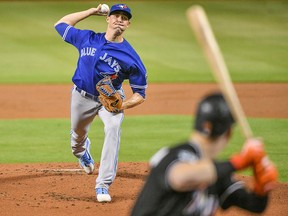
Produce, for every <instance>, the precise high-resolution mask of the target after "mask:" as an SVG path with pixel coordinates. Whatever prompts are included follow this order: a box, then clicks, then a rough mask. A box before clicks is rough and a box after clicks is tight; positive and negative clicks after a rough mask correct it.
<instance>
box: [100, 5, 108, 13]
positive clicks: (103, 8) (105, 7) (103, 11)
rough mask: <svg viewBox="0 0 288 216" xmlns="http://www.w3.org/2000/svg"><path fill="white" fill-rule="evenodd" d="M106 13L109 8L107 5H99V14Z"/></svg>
mask: <svg viewBox="0 0 288 216" xmlns="http://www.w3.org/2000/svg"><path fill="white" fill-rule="evenodd" d="M108 11H109V6H108V5H107V4H102V5H101V12H102V13H107V12H108Z"/></svg>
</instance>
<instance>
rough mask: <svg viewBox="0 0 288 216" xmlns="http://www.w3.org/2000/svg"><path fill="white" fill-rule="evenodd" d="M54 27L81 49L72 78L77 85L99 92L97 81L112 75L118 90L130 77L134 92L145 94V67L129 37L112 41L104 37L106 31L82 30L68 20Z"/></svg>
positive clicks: (92, 92)
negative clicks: (119, 40)
mask: <svg viewBox="0 0 288 216" xmlns="http://www.w3.org/2000/svg"><path fill="white" fill-rule="evenodd" d="M55 28H56V30H57V32H58V33H59V34H60V35H61V36H62V38H63V40H64V41H66V42H67V43H70V44H72V45H73V46H75V47H76V48H77V49H78V52H79V59H78V63H77V68H76V70H75V73H74V76H73V78H72V81H73V83H74V84H75V85H76V86H77V87H79V88H81V89H83V90H84V91H86V92H88V93H90V94H93V95H96V96H98V95H99V94H98V92H97V90H96V88H95V86H96V84H97V83H98V81H100V80H101V79H102V78H103V77H104V76H107V75H109V76H111V77H112V78H113V80H112V83H113V85H114V87H115V89H117V90H119V89H120V88H121V87H122V83H123V81H124V79H128V80H129V83H130V86H131V89H132V91H133V93H136V92H137V93H139V94H140V95H141V96H142V97H144V98H145V90H146V87H147V73H146V69H145V66H144V65H143V63H142V61H141V59H140V57H139V56H138V54H137V53H136V51H135V50H134V49H133V48H132V46H131V45H130V44H129V43H128V41H126V40H125V39H124V41H123V42H121V43H113V42H110V41H107V40H106V39H105V33H95V32H93V31H91V30H80V29H77V28H74V27H73V26H70V25H68V24H66V23H59V24H58V25H57V26H55Z"/></svg>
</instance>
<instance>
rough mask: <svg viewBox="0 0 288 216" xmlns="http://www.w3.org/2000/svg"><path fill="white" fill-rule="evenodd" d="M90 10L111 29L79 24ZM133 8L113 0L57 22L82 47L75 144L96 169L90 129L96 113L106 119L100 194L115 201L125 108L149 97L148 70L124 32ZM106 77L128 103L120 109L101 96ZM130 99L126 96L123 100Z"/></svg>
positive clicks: (74, 100)
mask: <svg viewBox="0 0 288 216" xmlns="http://www.w3.org/2000/svg"><path fill="white" fill-rule="evenodd" d="M90 16H102V17H103V16H106V22H107V23H108V25H107V30H106V32H104V33H96V32H94V31H92V30H81V29H77V28H75V25H76V24H77V23H78V22H79V21H82V20H84V19H86V18H88V17H90ZM131 18H132V13H131V10H130V8H129V7H128V6H127V5H125V4H116V5H113V6H112V7H111V9H110V11H108V12H106V13H103V12H101V4H100V5H98V7H97V8H90V9H88V10H84V11H80V12H76V13H71V14H68V15H66V16H64V17H63V18H61V19H60V20H59V21H58V22H56V24H55V28H56V30H57V32H58V33H59V34H60V36H61V37H62V39H63V40H64V41H65V42H67V43H69V44H71V45H73V46H74V47H75V48H76V49H77V50H78V53H79V58H78V63H77V67H76V70H75V73H74V75H73V78H72V81H73V83H74V87H73V89H72V93H71V148H72V153H73V154H74V155H75V156H76V157H77V158H78V159H79V162H80V165H81V166H82V167H83V169H84V170H85V172H86V173H88V174H91V173H93V171H94V161H93V159H92V156H91V154H90V151H89V150H90V140H89V138H88V132H89V128H90V124H91V123H92V121H93V119H94V118H95V116H96V115H98V116H99V118H100V119H101V120H102V122H103V123H104V131H105V138H104V145H103V149H102V154H101V161H100V167H99V172H98V177H97V179H96V187H95V188H96V198H97V200H98V201H99V202H110V201H111V196H110V194H109V186H110V185H111V184H112V182H113V181H114V179H115V176H116V171H117V164H118V152H119V147H120V134H121V123H122V120H123V118H124V110H125V109H129V108H132V107H135V106H137V105H139V104H141V103H143V102H144V100H145V91H146V87H147V73H146V69H145V66H144V65H143V63H142V61H141V59H140V57H139V56H138V54H137V53H136V51H135V50H134V49H133V48H132V46H131V45H130V44H129V43H128V41H127V40H126V39H125V38H124V37H123V33H124V32H125V30H126V29H127V28H128V27H129V25H130V19H131ZM105 77H109V78H111V80H112V84H113V86H114V88H115V90H116V91H117V92H119V93H120V95H121V97H122V99H123V103H122V106H121V108H120V109H119V110H118V111H117V112H109V111H108V110H106V109H105V107H104V106H103V105H102V104H101V103H100V101H99V98H98V96H99V92H98V91H97V90H96V84H97V83H98V82H99V81H100V80H102V79H103V78H105ZM125 79H127V80H129V84H130V87H131V89H132V92H133V94H132V96H131V97H130V98H127V99H125V96H124V91H123V89H122V83H123V81H124V80H125ZM124 99H125V100H124Z"/></svg>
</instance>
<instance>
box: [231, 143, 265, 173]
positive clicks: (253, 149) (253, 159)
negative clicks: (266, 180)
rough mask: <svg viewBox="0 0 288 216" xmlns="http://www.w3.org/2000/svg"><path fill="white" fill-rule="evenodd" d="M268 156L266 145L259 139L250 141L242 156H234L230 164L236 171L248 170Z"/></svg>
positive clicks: (246, 144)
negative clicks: (265, 149)
mask: <svg viewBox="0 0 288 216" xmlns="http://www.w3.org/2000/svg"><path fill="white" fill-rule="evenodd" d="M265 156H266V153H265V151H264V145H263V143H262V142H261V141H260V140H259V139H248V140H247V141H246V143H245V144H244V147H243V149H242V151H241V153H240V154H236V155H233V156H232V157H231V159H230V162H231V164H232V166H233V167H234V169H235V170H242V169H246V168H247V167H249V166H252V165H254V164H256V163H258V162H259V161H260V160H261V159H262V158H263V157H265Z"/></svg>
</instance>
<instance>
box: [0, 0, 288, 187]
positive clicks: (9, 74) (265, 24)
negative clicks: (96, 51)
mask: <svg viewBox="0 0 288 216" xmlns="http://www.w3.org/2000/svg"><path fill="white" fill-rule="evenodd" d="M199 2H200V1H167V2H164V1H151V2H144V1H129V2H128V3H129V6H130V7H131V8H132V11H133V15H134V17H133V19H132V24H131V28H129V30H128V31H127V33H126V38H127V39H128V40H129V41H130V42H131V44H132V45H133V46H134V47H135V49H136V50H137V51H138V53H139V54H140V56H141V57H142V59H143V61H144V63H145V65H146V67H147V71H148V74H149V82H214V79H213V77H212V75H211V72H210V69H209V67H208V66H207V63H206V61H205V59H204V57H203V54H202V51H201V49H200V47H199V46H198V44H197V43H196V41H195V38H194V35H193V33H192V31H191V30H190V29H189V26H188V23H187V20H186V17H185V10H186V9H187V8H188V7H189V6H190V5H192V4H194V3H199ZM112 3H114V2H109V5H111V4H112ZM128 3H127V4H128ZM201 5H203V6H204V7H205V9H206V10H207V13H208V16H209V19H210V21H211V24H212V26H213V29H214V31H215V35H216V37H217V39H218V41H219V44H220V47H221V49H222V52H223V55H224V58H225V60H226V62H227V65H228V68H229V70H230V73H231V76H232V79H233V81H235V82H288V73H287V68H288V62H287V56H288V40H287V38H288V22H287V21H288V4H287V3H285V2H281V1H236V2H234V1H232V2H228V1H201ZM92 6H95V2H80V1H79V2H41V3H40V2H0V23H1V28H0V43H1V49H0V59H1V60H0V84H17V83H24V84H25V83H27V84H29V83H70V82H71V77H72V74H73V71H74V69H75V64H76V60H77V51H76V50H75V49H74V48H72V47H71V46H69V45H68V44H65V43H64V42H63V41H62V39H61V38H60V36H59V35H58V34H57V33H56V31H55V30H54V27H53V25H54V23H55V22H56V21H57V20H58V19H59V18H61V17H62V16H64V15H65V14H67V13H71V12H75V11H79V10H84V9H87V8H89V7H92ZM147 10H149V13H147ZM78 26H79V27H80V28H92V29H95V31H96V30H97V31H105V28H106V23H105V20H104V18H103V17H91V18H89V19H88V20H85V21H84V22H83V23H80V24H79V25H78ZM263 97H264V95H263ZM0 112H1V107H0ZM95 121H96V122H95V124H93V125H92V128H91V134H90V137H91V140H92V142H93V146H92V154H93V156H94V158H95V159H96V160H99V157H100V150H101V147H102V140H103V128H102V125H101V123H100V122H99V119H96V120H95ZM191 121H192V117H190V116H145V117H142V116H136V117H130V116H129V117H126V119H125V121H124V122H123V132H122V142H121V149H120V158H119V159H120V161H146V160H148V159H149V158H150V157H151V156H152V155H153V154H154V153H155V152H156V151H157V150H158V149H159V148H161V147H162V146H164V145H173V144H174V143H177V142H179V141H184V140H186V139H187V138H188V135H189V133H190V128H191ZM249 122H250V123H251V127H252V129H253V131H254V133H255V135H256V136H262V137H263V138H264V140H265V145H266V148H267V152H268V154H269V155H270V157H271V158H272V160H273V161H274V162H275V163H276V164H277V166H278V168H279V170H280V179H281V181H285V182H287V181H288V174H287V173H288V169H287V160H286V158H287V153H288V149H287V148H288V145H287V143H288V138H287V128H288V120H287V119H254V118H253V119H252V118H250V119H249ZM69 127H70V125H69V120H68V119H47V120H46V119H45V120H44V119H39V120H30V119H24V120H0V137H1V138H0V148H1V151H0V163H24V162H72V161H75V158H74V157H73V156H72V153H71V150H70V144H69ZM242 143H243V138H242V136H241V134H240V132H239V130H238V128H236V131H235V135H234V137H233V139H232V141H231V144H230V145H229V146H228V148H227V150H226V151H225V152H224V153H223V154H222V155H221V158H227V157H228V156H229V155H230V154H231V153H232V152H235V151H239V150H240V148H241V145H242Z"/></svg>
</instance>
